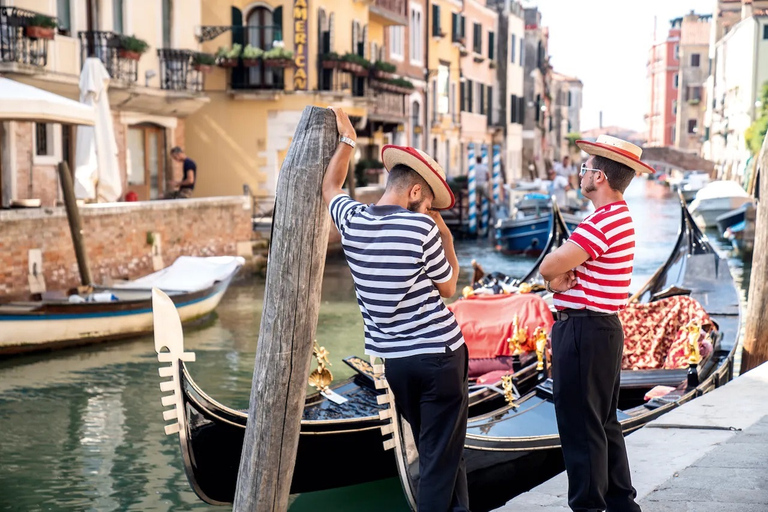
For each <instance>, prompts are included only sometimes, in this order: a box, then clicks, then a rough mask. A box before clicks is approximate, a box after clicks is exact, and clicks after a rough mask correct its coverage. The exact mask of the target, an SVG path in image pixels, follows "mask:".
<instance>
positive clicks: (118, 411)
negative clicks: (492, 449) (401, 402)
mask: <svg viewBox="0 0 768 512" xmlns="http://www.w3.org/2000/svg"><path fill="white" fill-rule="evenodd" d="M626 197H627V201H628V202H629V204H630V207H631V209H632V212H633V217H634V219H635V226H636V231H637V236H638V249H637V257H636V262H635V272H634V276H633V286H632V289H633V290H634V289H637V288H638V287H639V286H641V285H642V284H643V283H644V282H645V281H646V280H647V279H648V278H649V277H650V276H651V275H652V274H653V272H654V271H655V270H656V268H657V267H658V266H659V265H660V264H661V263H662V262H663V261H664V260H665V258H666V257H667V256H668V254H669V251H670V250H671V248H672V246H673V244H674V241H675V235H676V232H677V229H678V226H679V222H680V220H679V219H680V212H679V207H678V203H677V200H676V198H675V197H674V196H673V195H672V194H671V193H670V192H669V190H668V189H665V188H663V187H661V186H658V185H656V184H653V183H651V182H646V181H645V180H635V182H634V183H633V184H632V185H631V187H630V189H629V190H628V191H627V194H626ZM710 238H711V239H712V241H713V242H715V243H716V245H717V246H718V247H719V248H720V249H722V250H724V251H727V247H726V246H725V245H724V244H723V243H722V242H719V241H717V237H716V234H715V233H713V234H711V236H710ZM457 253H458V256H459V261H460V264H461V267H462V276H461V280H460V287H461V286H463V285H464V284H467V283H468V281H469V276H470V275H471V265H470V262H471V260H472V259H473V258H474V259H477V260H478V261H479V262H480V263H481V264H482V266H483V267H484V268H485V269H486V271H500V272H504V273H507V274H510V275H517V276H520V275H522V274H524V273H525V272H526V271H527V270H528V269H529V268H530V267H531V265H532V264H533V262H534V259H533V258H526V257H515V258H510V257H506V256H503V255H500V254H498V253H496V252H495V251H494V250H493V248H492V247H491V244H490V243H485V244H481V243H478V242H459V243H458V244H457ZM730 262H731V267H732V272H733V274H734V276H735V278H736V280H737V283H738V285H739V287H740V288H741V290H742V298H743V299H745V298H746V290H747V289H748V286H749V285H748V282H749V268H748V266H747V267H744V265H743V263H742V262H741V260H739V259H736V258H731V259H730ZM263 292H264V283H263V280H260V279H256V278H251V277H249V278H245V279H242V280H240V281H238V282H235V283H233V285H232V286H231V288H230V289H229V291H228V292H227V294H226V296H225V297H224V299H223V301H222V302H221V305H220V306H219V308H218V310H217V314H216V315H215V316H214V318H211V319H210V320H208V321H206V322H205V323H203V324H201V325H197V326H194V327H193V328H188V329H186V332H185V337H186V338H185V343H186V347H187V349H188V350H191V351H194V352H195V353H196V354H197V362H195V363H194V364H192V365H191V366H190V368H191V371H192V374H193V376H194V378H195V379H196V381H197V382H198V384H200V385H201V386H202V388H203V389H204V390H205V391H206V392H207V393H208V394H210V395H211V396H213V397H214V398H216V399H218V400H219V401H221V402H222V403H224V404H227V405H230V406H233V407H236V408H247V406H248V395H249V393H250V388H251V377H252V372H253V365H254V354H255V348H256V341H257V335H258V331H259V321H260V315H261V311H262V297H263ZM362 333H363V330H362V320H361V317H360V312H359V310H358V307H357V303H356V301H355V297H354V289H353V285H352V280H351V278H350V274H349V271H348V269H347V267H346V264H345V263H344V260H343V259H340V258H338V257H335V258H330V259H329V260H328V262H327V265H326V273H325V277H324V281H323V291H322V305H321V308H320V318H319V323H318V328H317V340H318V342H319V343H320V344H321V345H323V346H325V347H326V348H327V349H328V350H329V351H330V353H331V356H330V360H331V363H332V366H331V368H330V369H331V370H332V372H333V374H334V377H335V378H336V379H343V378H345V377H347V376H349V375H351V373H352V371H351V370H350V369H348V368H347V367H346V365H344V364H343V363H342V362H341V359H342V358H343V357H346V356H347V355H351V354H359V355H363V348H362ZM307 342H308V343H309V342H310V340H307ZM736 367H737V368H738V364H737V365H736ZM157 368H158V363H157V359H156V355H155V353H154V350H153V341H152V338H151V337H141V338H136V339H133V340H128V341H123V342H115V343H109V344H104V345H98V346H92V347H86V348H75V349H71V350H64V351H59V352H53V353H47V354H40V355H33V356H27V357H19V358H13V359H10V360H6V361H0V510H1V511H6V510H7V511H11V510H12V511H37V510H45V511H54V512H58V511H113V510H120V511H124V510H130V511H143V512H148V511H183V510H215V509H219V510H221V509H222V507H213V506H210V505H206V504H205V503H203V502H201V501H200V500H199V499H198V498H197V497H196V496H195V494H194V493H193V492H192V490H191V489H190V487H189V485H188V483H187V480H186V477H185V475H184V470H183V467H182V464H181V455H180V451H179V443H178V436H177V435H173V436H165V435H164V433H163V426H164V424H165V422H164V421H163V420H162V411H163V407H162V406H161V404H160V396H161V393H160V389H159V382H160V378H159V377H158V374H157ZM365 463H366V460H365V454H364V453H361V454H360V464H361V465H364V464H365ZM317 470H318V471H323V461H318V462H317ZM290 510H291V512H303V511H310V510H311V511H313V512H316V511H319V510H320V511H325V510H333V511H358V510H365V511H382V512H383V511H388V512H389V511H401V510H402V511H405V510H408V509H407V506H406V504H405V501H404V499H403V497H402V492H401V489H400V483H399V481H398V480H397V479H390V480H385V481H382V482H376V483H372V484H366V485H360V486H355V487H348V488H343V489H336V490H331V491H324V492H317V493H308V494H303V495H300V496H293V497H292V501H291V506H290Z"/></svg>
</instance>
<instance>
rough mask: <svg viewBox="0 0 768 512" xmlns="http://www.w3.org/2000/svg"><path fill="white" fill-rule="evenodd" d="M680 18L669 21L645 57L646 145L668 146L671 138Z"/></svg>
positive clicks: (678, 68) (677, 76)
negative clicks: (647, 90) (647, 97)
mask: <svg viewBox="0 0 768 512" xmlns="http://www.w3.org/2000/svg"><path fill="white" fill-rule="evenodd" d="M681 23H682V18H676V19H674V20H672V21H671V23H670V24H671V26H670V29H669V34H668V35H667V39H666V40H665V41H662V42H660V43H656V44H654V46H653V47H652V48H651V51H650V55H649V59H648V80H649V85H650V102H649V105H648V107H649V108H648V113H647V114H646V115H645V117H646V121H647V123H648V146H672V145H673V144H674V140H675V117H676V103H677V94H678V87H679V80H680V77H679V72H680V60H679V52H680V28H681Z"/></svg>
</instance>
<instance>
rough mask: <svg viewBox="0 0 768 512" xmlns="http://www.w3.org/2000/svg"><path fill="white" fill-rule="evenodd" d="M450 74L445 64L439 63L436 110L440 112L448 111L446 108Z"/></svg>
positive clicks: (445, 112) (446, 112)
mask: <svg viewBox="0 0 768 512" xmlns="http://www.w3.org/2000/svg"><path fill="white" fill-rule="evenodd" d="M450 76H451V75H450V72H449V71H448V66H447V65H445V64H440V65H439V66H438V67H437V96H438V98H437V111H438V112H439V113H441V114H448V113H449V112H450V111H449V109H448V105H449V97H448V88H449V81H450Z"/></svg>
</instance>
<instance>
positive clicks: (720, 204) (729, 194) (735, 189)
mask: <svg viewBox="0 0 768 512" xmlns="http://www.w3.org/2000/svg"><path fill="white" fill-rule="evenodd" d="M751 201H752V198H751V197H750V196H749V194H747V193H746V191H745V190H744V189H743V188H741V185H739V184H738V183H736V182H735V181H722V180H719V181H713V182H711V183H709V184H708V185H706V186H705V187H704V188H702V189H701V190H699V192H698V193H697V194H696V199H694V200H693V202H692V203H691V207H690V211H691V215H692V216H693V218H694V220H695V221H696V224H698V226H699V227H701V228H710V227H715V226H717V218H718V217H719V216H721V215H723V214H724V213H727V212H730V211H731V210H735V209H736V208H738V207H740V206H741V205H743V204H744V203H749V202H751Z"/></svg>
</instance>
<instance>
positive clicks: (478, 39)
mask: <svg viewBox="0 0 768 512" xmlns="http://www.w3.org/2000/svg"><path fill="white" fill-rule="evenodd" d="M474 25H475V26H474V33H473V36H474V39H473V41H474V45H473V46H472V49H473V50H474V51H475V53H483V26H482V25H480V24H479V23H475V24H474Z"/></svg>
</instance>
